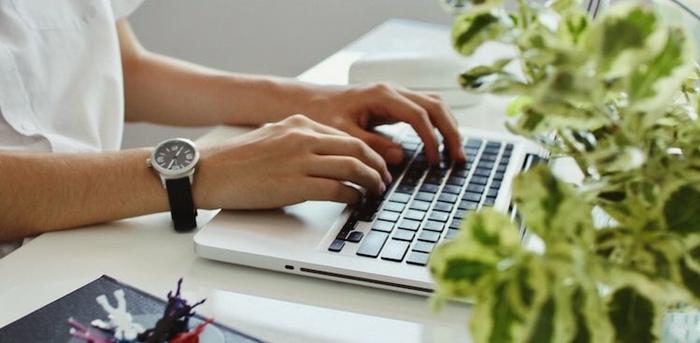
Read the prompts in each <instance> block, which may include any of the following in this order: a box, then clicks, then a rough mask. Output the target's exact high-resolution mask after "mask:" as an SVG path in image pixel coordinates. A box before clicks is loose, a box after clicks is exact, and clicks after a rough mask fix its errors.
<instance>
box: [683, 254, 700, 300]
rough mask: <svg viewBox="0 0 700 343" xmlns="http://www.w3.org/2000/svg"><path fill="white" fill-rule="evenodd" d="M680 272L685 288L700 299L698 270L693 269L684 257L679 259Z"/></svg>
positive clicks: (699, 271) (699, 275) (699, 272)
mask: <svg viewBox="0 0 700 343" xmlns="http://www.w3.org/2000/svg"><path fill="white" fill-rule="evenodd" d="M680 272H681V278H682V280H683V285H684V286H685V289H686V290H688V292H690V293H691V294H692V295H693V296H694V297H695V299H696V303H697V302H698V301H700V270H696V269H693V268H691V267H690V266H689V264H688V262H687V261H686V260H685V259H681V260H680Z"/></svg>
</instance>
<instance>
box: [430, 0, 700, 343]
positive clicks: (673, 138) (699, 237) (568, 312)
mask: <svg viewBox="0 0 700 343" xmlns="http://www.w3.org/2000/svg"><path fill="white" fill-rule="evenodd" d="M506 5H507V6H506ZM506 5H504V4H503V3H502V2H501V1H498V0H478V1H472V2H471V6H470V7H469V9H468V10H467V11H466V12H464V13H463V14H461V15H460V16H459V17H458V18H457V19H456V21H455V23H454V26H453V43H454V46H455V48H456V49H457V50H458V51H459V52H460V53H462V54H464V55H470V54H472V53H473V52H474V51H475V50H476V49H477V48H479V47H480V46H482V45H483V44H485V43H487V42H491V41H496V42H500V43H504V44H508V45H511V46H512V47H513V48H514V51H515V52H516V53H515V54H514V56H513V57H512V58H506V59H501V60H498V61H495V62H494V63H493V64H490V65H484V66H478V67H475V68H472V69H470V70H468V71H466V72H464V73H463V74H462V75H461V76H460V82H461V83H462V85H463V86H464V87H465V88H466V89H467V90H469V91H475V92H487V93H495V94H505V95H511V96H514V100H513V101H512V102H511V104H510V105H509V108H508V113H509V115H510V116H511V119H510V120H509V121H508V124H507V126H508V128H509V129H510V130H511V131H512V132H514V133H517V134H519V135H522V136H524V137H527V138H529V139H531V140H533V141H535V142H537V143H539V144H541V145H542V146H543V147H545V148H546V149H547V150H548V151H549V152H550V153H551V156H552V158H560V157H565V158H569V159H572V160H573V161H575V163H576V165H577V166H578V168H579V169H580V170H581V171H582V173H583V179H582V180H581V182H579V183H576V184H568V183H565V182H563V181H561V180H560V179H559V178H557V177H556V176H555V175H553V173H552V171H551V170H550V168H549V167H548V166H546V165H541V166H538V167H536V168H533V169H531V170H529V171H527V172H525V173H523V174H521V175H519V176H518V177H517V178H516V180H515V181H514V184H513V201H514V205H515V206H516V207H517V210H518V212H519V216H520V217H521V218H522V222H523V223H524V224H525V225H526V227H527V229H528V230H529V231H530V232H531V233H533V234H535V235H536V236H537V237H539V238H540V239H541V240H542V243H543V249H541V250H540V251H533V250H529V249H526V248H524V247H523V245H522V244H521V242H520V236H519V232H518V228H517V227H516V224H514V223H512V221H511V220H510V218H509V217H508V216H506V215H505V214H502V213H498V212H495V211H490V210H483V211H480V212H476V213H472V214H471V216H469V217H468V219H467V220H466V222H465V225H464V227H463V228H462V230H461V232H460V235H459V236H458V237H457V238H456V239H454V240H452V241H449V242H447V243H445V244H443V245H441V246H439V247H438V248H437V249H436V251H435V252H434V253H433V255H432V256H431V260H430V264H429V267H430V271H431V273H432V275H433V277H434V279H435V282H436V284H437V291H436V295H435V299H436V300H437V302H438V303H440V302H441V301H443V300H444V299H448V298H459V299H468V300H470V301H474V306H473V308H472V314H471V320H470V326H469V327H470V331H471V335H472V336H473V338H474V340H475V341H476V342H526V341H527V342H570V341H574V342H613V341H618V342H650V341H655V340H658V339H660V332H661V318H662V316H663V314H664V312H665V311H667V310H668V309H670V308H674V309H678V306H686V305H688V306H695V307H697V306H698V305H700V121H699V120H698V109H699V108H700V97H699V96H698V93H699V90H698V76H700V72H699V69H698V67H697V62H696V61H697V55H696V52H695V48H694V47H693V44H692V39H691V38H689V37H688V35H687V33H686V32H685V31H684V30H683V28H681V27H675V26H674V25H673V23H667V22H665V21H664V20H663V19H662V18H661V17H660V16H659V15H658V14H657V12H656V11H655V10H654V9H653V8H652V7H650V6H648V5H644V4H641V3H621V4H616V5H614V6H612V7H611V8H610V9H609V10H608V11H607V12H606V13H605V14H603V15H601V16H599V17H598V18H596V19H594V20H592V19H590V18H589V17H588V16H587V14H586V12H585V11H584V10H583V9H581V8H580V7H579V5H578V2H577V1H575V0H552V1H549V2H548V3H546V4H544V5H542V4H537V3H530V2H526V1H525V0H519V1H518V2H517V4H515V6H512V7H514V10H512V11H508V10H507V9H506V8H507V7H508V6H510V5H512V4H506ZM601 217H605V218H607V220H604V221H600V220H597V219H599V218H601Z"/></svg>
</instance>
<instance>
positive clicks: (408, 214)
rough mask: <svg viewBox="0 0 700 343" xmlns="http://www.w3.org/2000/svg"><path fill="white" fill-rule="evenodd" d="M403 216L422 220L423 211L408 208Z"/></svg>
mask: <svg viewBox="0 0 700 343" xmlns="http://www.w3.org/2000/svg"><path fill="white" fill-rule="evenodd" d="M403 217H404V218H407V219H413V220H417V221H421V220H423V218H425V212H423V211H416V210H408V211H407V212H406V214H405V215H404V216H403Z"/></svg>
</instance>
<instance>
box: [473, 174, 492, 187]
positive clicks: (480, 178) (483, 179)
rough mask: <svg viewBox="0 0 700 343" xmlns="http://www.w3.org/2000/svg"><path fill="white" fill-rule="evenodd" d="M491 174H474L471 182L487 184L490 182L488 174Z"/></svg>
mask: <svg viewBox="0 0 700 343" xmlns="http://www.w3.org/2000/svg"><path fill="white" fill-rule="evenodd" d="M489 175H491V173H490V172H489V173H487V174H486V177H484V176H473V177H472V179H471V180H469V184H474V185H486V184H487V183H488V182H489V178H488V176H489Z"/></svg>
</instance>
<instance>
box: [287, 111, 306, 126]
mask: <svg viewBox="0 0 700 343" xmlns="http://www.w3.org/2000/svg"><path fill="white" fill-rule="evenodd" d="M285 121H286V122H288V123H290V124H293V125H303V124H306V123H308V121H309V118H308V117H307V116H305V115H303V114H299V113H297V114H293V115H291V116H289V117H287V119H285Z"/></svg>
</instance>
